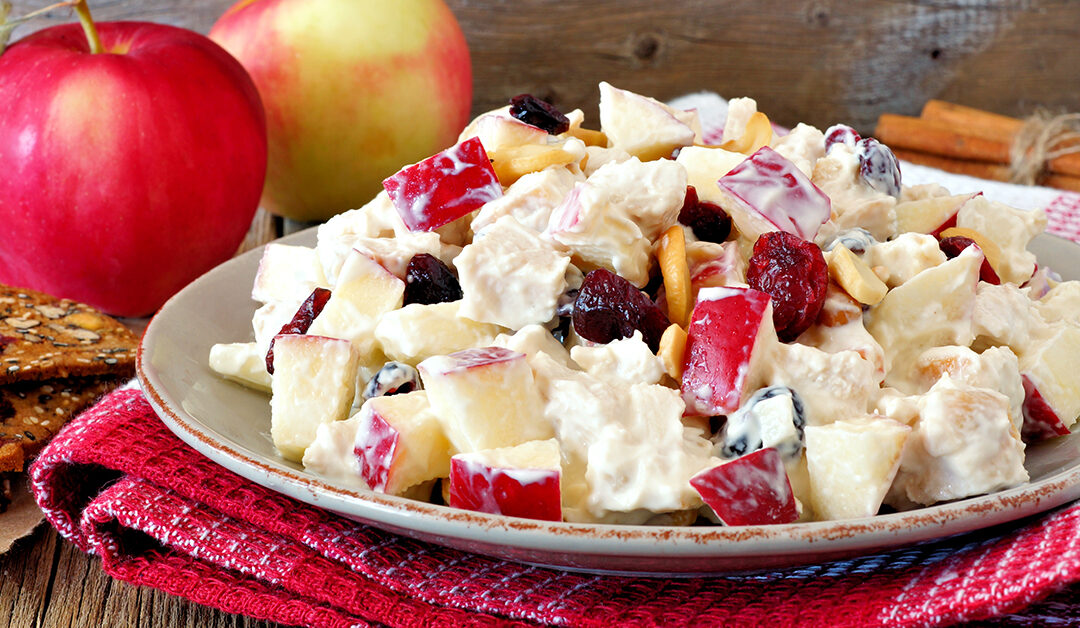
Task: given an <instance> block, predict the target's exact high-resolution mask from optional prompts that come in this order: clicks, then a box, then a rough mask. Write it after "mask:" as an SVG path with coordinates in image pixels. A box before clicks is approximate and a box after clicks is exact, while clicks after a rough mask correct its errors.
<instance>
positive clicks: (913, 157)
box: [893, 148, 1080, 192]
mask: <svg viewBox="0 0 1080 628" xmlns="http://www.w3.org/2000/svg"><path fill="white" fill-rule="evenodd" d="M893 153H895V154H896V156H897V157H899V158H900V159H903V160H904V161H907V162H911V163H913V164H919V165H921V166H930V167H931V168H937V169H938V170H944V171H945V172H953V173H956V174H966V175H968V176H972V177H978V178H980V179H991V180H994V181H1008V180H1009V178H1010V175H1011V172H1010V170H1009V167H1008V166H1005V165H1002V164H995V163H989V162H985V161H971V160H967V159H954V158H951V157H943V156H941V155H932V154H929V153H923V152H919V151H912V150H905V149H902V148H896V149H893ZM1039 184H1040V185H1045V186H1047V187H1052V188H1056V189H1059V190H1069V191H1072V192H1080V177H1074V176H1071V175H1063V174H1048V175H1046V176H1044V177H1043V178H1042V179H1040V180H1039Z"/></svg>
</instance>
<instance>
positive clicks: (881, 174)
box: [855, 137, 900, 198]
mask: <svg viewBox="0 0 1080 628" xmlns="http://www.w3.org/2000/svg"><path fill="white" fill-rule="evenodd" d="M855 154H856V155H858V157H859V173H860V174H862V178H863V180H864V181H866V183H867V184H868V185H869V186H870V187H872V188H874V189H875V190H877V191H878V192H881V193H883V194H888V195H889V196H892V197H894V198H900V162H899V161H897V160H896V155H894V154H893V152H892V151H891V150H889V147H888V146H886V145H884V144H882V143H881V142H879V141H877V140H875V139H874V138H872V137H868V138H865V139H861V140H859V142H858V143H857V144H856V145H855Z"/></svg>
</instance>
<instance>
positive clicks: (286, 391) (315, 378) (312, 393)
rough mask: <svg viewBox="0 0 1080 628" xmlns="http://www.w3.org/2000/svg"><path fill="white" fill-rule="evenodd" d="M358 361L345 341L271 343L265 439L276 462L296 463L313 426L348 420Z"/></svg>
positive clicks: (306, 338)
mask: <svg viewBox="0 0 1080 628" xmlns="http://www.w3.org/2000/svg"><path fill="white" fill-rule="evenodd" d="M358 361H359V355H358V354H357V352H356V350H355V349H354V348H353V345H352V343H351V342H349V341H348V340H341V339H339V338H327V337H325V336H312V335H307V334H281V335H278V336H276V337H275V338H274V373H275V375H274V378H273V382H272V383H271V391H272V396H271V398H270V437H271V439H272V440H273V441H274V446H275V447H277V449H278V451H279V452H280V453H281V455H282V457H284V458H286V459H288V460H296V461H299V460H301V459H302V458H303V457H304V450H305V449H307V447H308V445H310V444H311V442H312V441H313V440H315V432H316V431H317V430H318V428H319V425H321V424H323V423H329V422H331V421H340V420H343V419H345V418H347V417H348V415H349V409H350V408H351V407H352V402H353V397H354V395H355V392H356V372H357V367H358Z"/></svg>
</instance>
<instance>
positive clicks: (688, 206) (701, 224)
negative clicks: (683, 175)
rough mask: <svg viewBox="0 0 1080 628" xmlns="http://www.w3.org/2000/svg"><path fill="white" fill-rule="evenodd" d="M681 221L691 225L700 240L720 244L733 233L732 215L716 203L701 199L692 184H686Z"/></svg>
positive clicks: (680, 214)
mask: <svg viewBox="0 0 1080 628" xmlns="http://www.w3.org/2000/svg"><path fill="white" fill-rule="evenodd" d="M679 222H681V223H682V224H684V225H686V226H687V227H690V229H691V230H692V231H693V232H694V237H695V238H697V239H698V240H704V241H706V242H716V243H718V244H719V243H722V242H724V241H725V240H727V239H728V236H729V235H731V216H728V214H727V212H725V211H724V210H723V208H721V207H720V206H719V205H717V204H716V203H710V202H709V201H703V200H700V199H699V198H698V194H697V190H695V189H694V186H692V185H688V186H686V200H685V201H683V206H682V210H680V211H679Z"/></svg>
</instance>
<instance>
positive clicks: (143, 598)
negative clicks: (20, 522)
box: [0, 523, 279, 628]
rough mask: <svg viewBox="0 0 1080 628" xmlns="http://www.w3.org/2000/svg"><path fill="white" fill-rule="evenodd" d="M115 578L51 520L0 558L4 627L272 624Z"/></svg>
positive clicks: (234, 627) (259, 627)
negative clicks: (62, 536) (231, 613)
mask: <svg viewBox="0 0 1080 628" xmlns="http://www.w3.org/2000/svg"><path fill="white" fill-rule="evenodd" d="M278 625H279V624H273V623H269V622H263V621H256V620H253V619H250V618H247V617H242V616H239V615H229V614H227V613H223V612H221V611H217V610H214V609H211V608H207V607H205V606H199V605H198V604H194V603H192V602H188V601H187V600H185V599H183V598H179V597H174V596H171V595H168V594H166V593H162V592H160V591H156V590H153V589H149V588H145V587H134V586H131V585H129V584H126V583H124V582H119V581H117V580H113V579H112V578H110V577H109V576H107V575H106V574H105V572H104V571H102V569H101V559H99V558H96V557H92V556H87V555H86V554H83V553H82V552H81V551H80V550H79V548H77V547H75V546H74V545H72V544H71V543H69V542H67V541H65V540H64V539H62V538H60V535H59V534H58V533H57V532H56V530H54V529H53V528H52V526H50V525H49V524H48V523H42V524H41V525H40V526H38V528H37V529H36V530H35V531H34V533H33V534H32V535H30V536H29V537H26V538H23V539H21V540H19V541H18V542H17V543H16V544H15V546H14V547H13V548H12V549H11V550H10V551H9V552H8V553H7V554H4V555H3V556H0V628H38V627H46V628H68V627H71V628H101V627H103V626H104V627H107V628H112V627H117V628H120V627H127V626H131V627H136V626H138V627H142V626H152V627H153V628H181V627H185V628H270V627H273V626H278Z"/></svg>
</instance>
